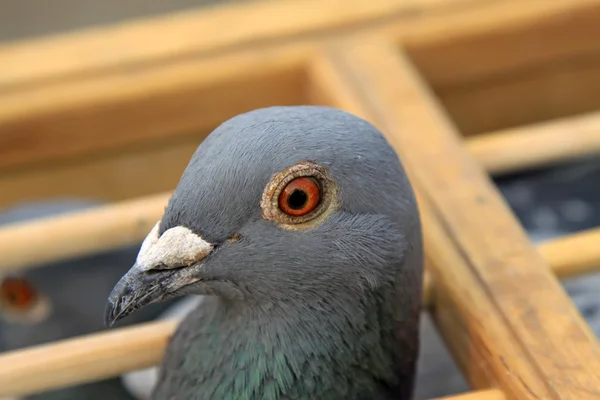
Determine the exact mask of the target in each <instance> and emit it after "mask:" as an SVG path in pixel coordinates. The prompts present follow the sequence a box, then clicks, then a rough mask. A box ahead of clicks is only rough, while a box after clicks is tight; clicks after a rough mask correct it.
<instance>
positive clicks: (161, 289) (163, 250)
mask: <svg viewBox="0 0 600 400" xmlns="http://www.w3.org/2000/svg"><path fill="white" fill-rule="evenodd" d="M158 232H159V223H157V224H156V225H155V226H154V228H153V229H152V231H150V233H149V234H148V236H147V237H146V239H145V240H144V242H143V243H142V246H141V248H140V252H139V254H138V257H137V260H136V262H135V264H134V265H133V267H131V269H130V270H129V271H128V272H127V273H126V274H125V275H124V276H123V277H122V278H121V279H120V280H119V282H117V284H116V285H115V287H114V288H113V290H112V292H111V293H110V295H109V298H108V303H107V305H106V311H105V315H104V323H105V325H106V326H108V327H110V326H112V325H113V324H114V323H115V322H116V321H118V320H120V319H122V318H124V317H126V316H127V315H129V314H131V313H133V312H135V311H137V310H139V309H140V308H142V307H144V306H146V305H148V304H150V303H154V302H159V301H162V300H166V299H168V298H171V297H174V296H175V295H176V294H175V293H176V292H177V291H180V290H181V289H183V288H184V287H185V286H187V285H190V284H192V283H195V282H197V281H199V278H198V277H195V276H194V275H193V273H194V271H193V270H192V269H191V268H187V267H190V266H192V265H194V264H197V263H199V262H200V261H202V260H203V259H204V258H206V256H208V255H209V254H210V253H211V252H212V250H213V248H214V246H213V245H211V244H210V243H208V242H206V241H205V240H204V239H202V238H201V237H200V236H198V235H196V234H195V233H193V232H192V231H191V230H190V229H188V228H185V227H182V226H177V227H174V228H171V229H169V230H167V231H165V232H164V233H163V234H162V235H161V236H160V237H159V235H158Z"/></svg>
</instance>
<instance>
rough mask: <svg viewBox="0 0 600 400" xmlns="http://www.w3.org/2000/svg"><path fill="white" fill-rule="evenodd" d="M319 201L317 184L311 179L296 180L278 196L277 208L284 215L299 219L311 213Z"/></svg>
mask: <svg viewBox="0 0 600 400" xmlns="http://www.w3.org/2000/svg"><path fill="white" fill-rule="evenodd" d="M320 200H321V189H320V188H319V183H318V182H316V181H315V180H314V179H313V178H305V177H302V178H296V179H294V180H293V181H291V182H290V183H288V184H287V185H286V186H285V187H284V188H283V190H282V191H281V193H280V194H279V208H280V209H281V211H283V212H284V213H286V214H288V215H291V216H294V217H301V216H303V215H306V214H308V213H309V212H311V211H313V210H314V209H315V208H316V207H317V206H318V205H319V201H320Z"/></svg>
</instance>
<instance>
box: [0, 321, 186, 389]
mask: <svg viewBox="0 0 600 400" xmlns="http://www.w3.org/2000/svg"><path fill="white" fill-rule="evenodd" d="M176 326H177V322H175V321H161V322H152V323H145V324H139V325H137V326H135V327H132V328H128V329H114V330H112V331H109V332H103V333H98V334H92V335H86V336H81V337H78V338H76V339H68V340H62V341H57V342H54V343H51V344H45V345H39V346H34V347H30V348H27V349H25V350H17V351H12V352H8V353H4V354H3V355H1V356H0V396H3V397H4V396H6V397H8V396H25V395H29V394H34V393H40V392H43V391H45V390H51V389H56V388H61V387H66V386H70V385H76V384H79V383H85V382H91V381H96V380H101V379H104V378H107V377H112V376H117V375H119V374H121V373H123V372H126V371H134V370H136V369H140V368H145V367H149V366H152V365H155V364H156V363H157V362H158V361H159V360H160V358H161V357H162V354H163V353H164V349H165V347H166V345H167V342H168V340H169V337H170V335H171V334H172V333H173V331H174V330H175V327H176ZM123 354H127V355H128V357H123Z"/></svg>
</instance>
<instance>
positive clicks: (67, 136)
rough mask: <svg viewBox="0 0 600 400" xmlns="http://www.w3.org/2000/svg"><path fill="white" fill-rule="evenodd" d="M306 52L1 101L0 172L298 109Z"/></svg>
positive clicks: (246, 57) (124, 75) (130, 74)
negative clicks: (262, 111) (274, 109)
mask: <svg viewBox="0 0 600 400" xmlns="http://www.w3.org/2000/svg"><path fill="white" fill-rule="evenodd" d="M307 56H308V53H307V48H306V47H292V48H288V49H284V50H282V51H279V52H277V53H273V52H269V51H264V52H262V53H254V52H250V51H248V52H238V53H236V54H234V55H232V56H227V57H221V58H216V59H206V60H200V61H196V62H190V63H184V62H182V63H177V64H175V65H170V66H165V67H162V68H146V69H142V70H126V71H121V72H120V73H119V74H112V75H109V76H106V77H100V78H97V79H94V80H88V81H84V82H75V83H61V84H57V85H50V86H48V87H42V88H39V89H35V88H34V89H32V90H30V91H25V92H19V93H15V94H13V95H8V96H1V95H0V154H2V157H0V170H2V169H7V168H9V167H10V168H14V167H16V166H23V165H27V164H32V163H40V162H44V161H48V160H56V159H60V158H65V157H66V156H74V155H76V156H78V157H87V156H89V155H90V154H92V153H98V152H100V151H106V150H113V149H115V148H119V147H124V146H132V145H134V144H135V145H137V146H139V145H140V143H143V144H144V145H147V144H148V143H150V144H151V143H152V142H153V141H154V142H158V141H163V142H164V141H165V140H173V139H174V138H181V137H182V136H189V135H190V134H192V133H194V132H204V133H206V132H208V131H210V130H211V129H213V128H214V127H215V126H217V125H218V124H220V123H221V122H222V121H223V120H225V119H227V118H229V117H232V116H234V115H236V114H239V113H241V112H245V111H249V110H251V109H254V108H259V107H266V106H272V105H290V104H299V103H302V102H303V88H304V73H303V71H304V68H303V64H304V60H305V59H306V57H307Z"/></svg>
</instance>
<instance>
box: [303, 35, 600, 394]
mask: <svg viewBox="0 0 600 400" xmlns="http://www.w3.org/2000/svg"><path fill="white" fill-rule="evenodd" d="M314 79H315V83H316V89H315V92H317V93H316V94H315V96H316V97H317V98H320V99H321V100H323V99H327V98H328V99H329V100H330V101H333V104H335V105H336V106H339V107H341V108H345V109H348V110H350V111H352V112H354V113H356V114H358V115H362V116H365V117H367V118H368V119H369V120H371V121H373V122H374V123H375V124H376V125H377V126H379V127H380V128H381V129H382V130H383V131H384V132H385V133H386V135H387V136H388V138H389V139H390V141H391V142H392V144H393V145H394V147H395V148H396V149H397V151H398V152H399V153H400V154H401V156H402V157H403V160H404V163H405V165H406V166H407V168H408V170H409V174H410V175H411V178H412V180H413V183H414V184H415V185H416V187H417V188H418V189H420V192H421V194H423V195H424V197H425V201H424V202H421V211H422V214H423V220H424V227H425V232H424V233H425V243H426V249H427V250H426V251H427V255H428V257H429V258H430V259H431V261H432V263H431V265H432V267H433V268H432V269H431V270H432V273H433V275H434V276H433V277H434V279H435V283H436V289H437V290H436V292H435V293H434V296H436V301H435V303H436V312H435V316H436V318H437V320H438V323H439V324H440V325H441V326H442V327H444V328H445V329H443V332H444V335H445V337H446V338H447V340H449V342H450V344H451V348H452V349H453V353H454V354H455V355H457V356H459V357H458V360H459V364H460V365H461V367H462V369H463V371H464V372H465V375H466V377H467V378H468V379H469V381H470V382H471V383H472V384H473V386H474V387H476V388H482V387H486V385H489V384H492V383H496V384H498V385H499V387H501V388H502V389H503V390H505V392H506V393H507V395H508V396H509V397H511V396H515V397H516V398H548V399H551V398H554V399H565V400H566V399H573V400H575V399H578V400H581V399H592V398H596V397H597V396H600V391H599V389H598V388H599V387H600V348H599V346H598V343H597V341H596V338H595V337H594V335H593V333H592V332H591V330H590V329H589V327H588V326H587V324H586V323H585V321H584V320H583V318H582V317H581V315H580V314H579V313H578V312H577V309H576V308H575V306H574V304H573V303H572V302H571V301H570V300H569V298H568V297H567V295H566V293H565V292H564V290H562V288H561V287H560V284H559V282H558V281H557V280H556V278H555V277H554V276H553V274H552V273H551V271H550V270H549V268H548V265H547V264H546V263H545V262H544V261H543V259H542V258H541V257H540V256H539V254H538V253H537V252H536V251H535V249H534V248H533V246H532V244H531V243H530V242H529V240H528V238H527V236H526V234H525V232H524V231H523V229H522V228H521V227H520V226H519V224H518V223H517V221H516V220H515V217H514V216H513V215H512V213H511V212H510V210H509V208H508V207H507V205H506V204H505V202H504V201H503V200H502V199H501V197H500V195H499V194H498V192H497V191H496V190H495V188H494V187H493V185H492V183H491V182H490V181H489V179H488V177H487V176H486V175H485V173H484V172H483V171H482V170H481V168H480V167H479V166H478V165H477V163H476V162H474V161H473V160H472V159H471V158H470V157H469V156H468V155H467V153H466V151H465V149H464V148H463V147H462V146H461V143H460V139H459V137H458V134H457V133H456V131H455V129H454V127H453V126H452V124H451V123H450V122H449V120H448V118H447V116H446V115H445V114H444V112H443V111H442V110H441V109H440V106H439V104H437V102H436V101H435V100H434V99H433V97H432V96H431V94H430V91H429V89H428V88H427V87H426V85H425V84H424V83H423V81H422V78H421V77H420V76H419V75H418V74H417V72H416V71H415V69H414V67H413V66H412V65H411V64H410V62H409V61H408V60H407V58H406V56H404V55H403V54H402V53H400V52H398V51H396V49H395V48H394V47H392V46H389V45H385V44H380V43H379V44H372V43H371V44H370V43H369V42H368V41H366V42H365V41H358V40H356V41H354V42H349V43H346V44H345V46H344V47H343V49H340V48H331V49H329V51H328V52H327V53H326V55H325V58H323V59H322V60H320V62H318V63H316V64H315V68H314ZM323 93H325V94H323ZM524 283H527V285H525V284H524ZM438 296H439V299H438ZM438 300H439V301H438ZM458 353H460V354H458ZM474 360H477V363H479V364H480V365H476V363H474ZM566 365H568V366H569V373H568V374H566V373H565V372H564V368H565V366H566ZM509 376H510V378H507V377H509Z"/></svg>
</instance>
